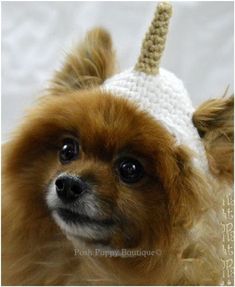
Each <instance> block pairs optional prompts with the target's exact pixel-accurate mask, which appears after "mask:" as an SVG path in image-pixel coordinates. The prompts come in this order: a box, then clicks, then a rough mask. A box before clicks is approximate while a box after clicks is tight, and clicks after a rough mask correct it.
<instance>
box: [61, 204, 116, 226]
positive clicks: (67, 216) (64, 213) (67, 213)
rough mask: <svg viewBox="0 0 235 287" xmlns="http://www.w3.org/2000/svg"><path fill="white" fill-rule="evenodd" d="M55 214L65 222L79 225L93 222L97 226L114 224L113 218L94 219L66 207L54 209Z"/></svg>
mask: <svg viewBox="0 0 235 287" xmlns="http://www.w3.org/2000/svg"><path fill="white" fill-rule="evenodd" d="M56 212H57V214H58V215H59V217H60V218H61V219H62V220H63V221H65V222H66V223H67V224H70V223H72V224H81V225H86V224H89V225H91V224H95V225H99V226H104V227H105V226H107V227H108V226H112V225H114V220H113V219H112V218H107V219H96V218H92V217H89V216H87V215H83V214H80V213H77V212H73V211H71V210H69V209H66V208H58V209H56Z"/></svg>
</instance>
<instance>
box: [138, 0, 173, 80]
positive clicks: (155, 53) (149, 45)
mask: <svg viewBox="0 0 235 287" xmlns="http://www.w3.org/2000/svg"><path fill="white" fill-rule="evenodd" d="M171 15H172V7H171V4H170V3H168V2H161V3H160V4H159V5H158V6H157V9H156V12H155V15H154V18H153V21H152V23H151V25H150V27H149V30H148V32H147V34H146V35H145V39H144V41H143V44H142V48H141V54H140V56H139V59H138V62H137V64H136V65H135V70H136V71H140V72H144V73H146V74H150V75H156V74H158V72H159V64H160V60H161V56H162V53H163V51H164V48H165V42H166V36H167V32H168V26H169V21H170V18H171Z"/></svg>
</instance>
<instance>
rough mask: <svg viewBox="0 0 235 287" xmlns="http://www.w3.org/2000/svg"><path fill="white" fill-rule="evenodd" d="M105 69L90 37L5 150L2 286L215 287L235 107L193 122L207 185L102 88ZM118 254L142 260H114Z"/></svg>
mask: <svg viewBox="0 0 235 287" xmlns="http://www.w3.org/2000/svg"><path fill="white" fill-rule="evenodd" d="M114 67H115V56H114V52H113V49H112V43H111V38H110V36H109V34H108V33H107V32H106V31H104V30H102V29H94V30H92V31H90V32H89V33H88V34H87V37H86V39H85V41H84V42H83V43H82V44H81V45H80V46H79V47H78V49H76V50H75V51H74V52H73V53H71V55H69V57H68V59H67V61H66V62H65V65H64V66H63V68H62V69H61V71H59V72H58V73H57V74H56V75H55V78H54V80H53V83H52V85H51V89H50V90H49V92H48V94H47V95H46V96H44V97H43V98H42V99H41V101H40V102H39V103H38V105H37V106H35V107H34V108H32V110H31V111H30V112H29V114H28V115H27V118H26V119H25V121H24V123H23V124H22V125H21V127H20V128H19V129H18V130H17V131H16V133H15V134H14V137H13V138H12V140H11V141H10V142H8V143H6V144H5V146H4V149H3V152H2V154H3V181H4V182H3V188H2V190H3V212H2V226H3V230H2V244H3V246H2V252H3V257H2V265H3V270H2V276H3V277H2V283H3V284H4V285H113V284H114V285H119V284H122V285H183V284H184V285H200V284H202V285H215V284H219V283H221V278H222V265H221V256H222V255H221V254H222V253H220V252H222V251H220V250H221V242H222V231H221V229H220V220H221V216H222V214H221V211H222V199H223V194H224V192H225V187H226V186H229V185H230V184H232V181H233V97H229V98H225V97H223V98H221V99H215V100H210V101H207V102H206V103H204V104H202V105H201V106H200V107H199V108H198V109H197V110H196V112H195V113H194V115H193V122H194V125H195V127H196V128H197V129H198V132H199V134H200V136H201V138H202V141H203V143H204V146H205V149H206V152H207V156H208V162H209V168H210V171H211V175H210V176H208V175H207V174H203V173H202V172H201V171H200V170H198V169H197V168H196V167H195V166H194V165H193V163H192V158H193V154H192V152H191V151H190V149H189V148H187V146H183V145H176V144H175V138H174V137H173V136H172V135H171V134H170V133H169V132H168V131H167V129H165V127H164V126H162V125H161V123H160V122H157V121H156V120H155V119H153V118H152V117H151V116H150V115H148V114H147V113H146V112H144V111H142V110H141V109H139V108H138V107H137V106H136V105H135V104H134V103H132V102H131V101H128V100H126V99H124V98H119V97H114V96H113V95H112V94H111V93H108V92H104V91H101V90H100V89H99V86H100V85H101V84H102V83H103V82H104V81H105V80H106V79H107V78H108V77H110V76H111V75H112V74H113V73H114V72H115V68H114ZM55 222H56V223H57V224H56V223H55ZM58 226H59V227H58ZM74 248H75V250H74ZM97 250H98V251H100V252H101V251H103V252H106V253H105V254H106V256H102V255H100V254H98V255H97V254H94V252H97ZM123 250H126V251H130V252H137V251H138V252H142V254H141V255H140V256H137V255H133V256H125V255H123V254H121V255H118V256H111V253H112V251H123ZM84 251H87V252H88V251H89V252H90V251H91V252H93V253H92V254H90V256H86V255H85V254H84V253H83V255H82V254H81V252H84ZM144 251H151V252H153V253H154V251H158V252H155V253H154V254H153V255H147V256H145V255H143V254H144V253H143V252H144ZM107 254H108V255H107Z"/></svg>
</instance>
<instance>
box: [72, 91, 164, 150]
mask: <svg viewBox="0 0 235 287" xmlns="http://www.w3.org/2000/svg"><path fill="white" fill-rule="evenodd" d="M77 117H78V121H77V128H78V130H79V136H80V138H81V143H82V144H83V146H84V149H85V150H87V151H88V152H89V151H90V152H96V153H99V154H106V155H113V154H115V153H117V152H119V151H122V150H130V151H134V152H141V151H143V149H145V150H148V149H149V146H150V145H153V146H152V148H154V147H155V148H158V146H162V145H168V144H169V134H168V132H167V131H166V130H165V129H164V128H163V127H162V126H161V125H160V124H159V123H158V122H157V121H156V120H155V119H153V118H152V117H151V116H149V114H147V113H145V112H143V111H142V110H140V109H139V108H138V107H137V106H136V105H135V104H133V103H132V102H130V101H128V100H127V99H123V98H121V97H118V96H117V95H115V96H114V95H111V94H107V93H94V94H92V93H91V94H87V95H86V97H83V98H81V99H80V108H79V110H78V111H77ZM163 143H164V144H163Z"/></svg>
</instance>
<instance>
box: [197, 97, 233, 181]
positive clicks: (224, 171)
mask: <svg viewBox="0 0 235 287" xmlns="http://www.w3.org/2000/svg"><path fill="white" fill-rule="evenodd" d="M193 123H194V125H195V127H196V128H197V130H198V132H199V134H200V136H201V138H202V140H203V143H204V145H205V149H206V152H207V156H208V161H209V167H210V170H211V172H212V173H213V174H214V175H215V176H216V177H217V178H219V179H220V180H226V181H227V182H229V183H232V182H233V170H234V167H233V152H234V97H233V96H231V97H229V98H227V97H222V98H220V99H212V100H208V101H207V102H205V103H203V104H202V105H201V106H200V107H199V108H198V109H197V110H196V111H195V113H194V115H193Z"/></svg>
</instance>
